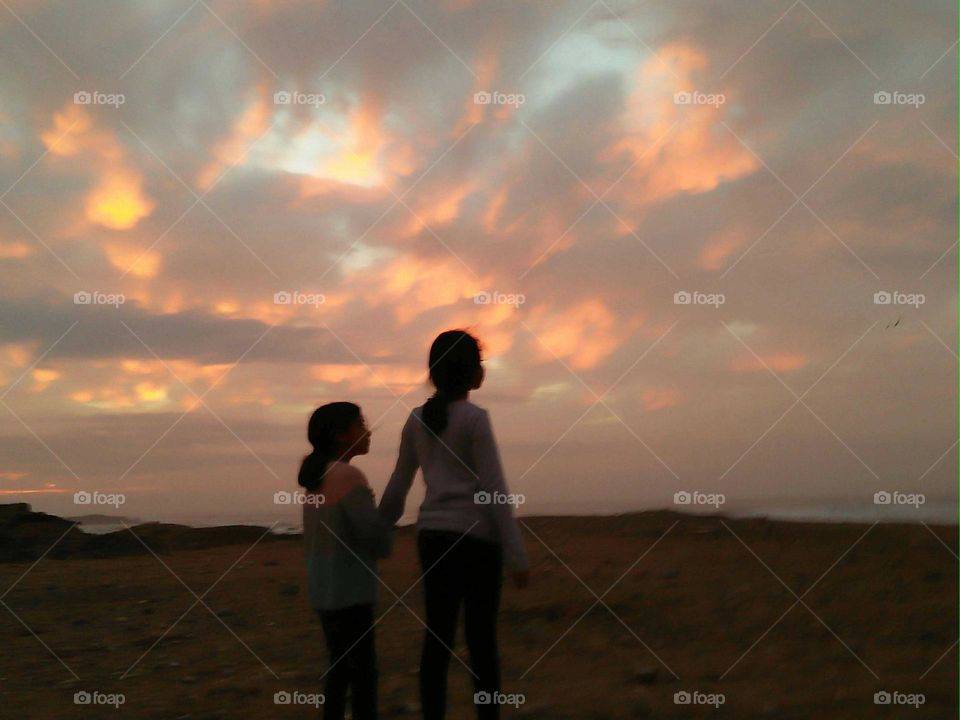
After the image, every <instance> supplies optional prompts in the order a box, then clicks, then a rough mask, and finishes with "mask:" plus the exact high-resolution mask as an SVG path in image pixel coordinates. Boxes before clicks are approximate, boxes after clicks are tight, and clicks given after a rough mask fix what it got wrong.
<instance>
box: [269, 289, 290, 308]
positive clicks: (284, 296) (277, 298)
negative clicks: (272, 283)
mask: <svg viewBox="0 0 960 720" xmlns="http://www.w3.org/2000/svg"><path fill="white" fill-rule="evenodd" d="M273 302H274V304H275V305H289V304H291V303H292V302H293V295H292V294H290V293H288V292H287V291H286V290H281V291H280V292H276V293H274V294H273Z"/></svg>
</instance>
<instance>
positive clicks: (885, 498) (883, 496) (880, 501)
mask: <svg viewBox="0 0 960 720" xmlns="http://www.w3.org/2000/svg"><path fill="white" fill-rule="evenodd" d="M891 502H893V495H891V494H890V493H888V492H887V491H886V490H881V491H880V492H876V493H874V494H873V504H874V505H889V504H890V503H891Z"/></svg>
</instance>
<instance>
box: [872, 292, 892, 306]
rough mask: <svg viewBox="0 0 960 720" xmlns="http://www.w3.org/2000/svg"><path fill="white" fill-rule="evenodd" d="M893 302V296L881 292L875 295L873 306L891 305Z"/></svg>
mask: <svg viewBox="0 0 960 720" xmlns="http://www.w3.org/2000/svg"><path fill="white" fill-rule="evenodd" d="M892 302H893V295H892V294H890V293H888V292H887V291H886V290H880V291H879V292H875V293H874V294H873V304H874V305H889V304H890V303H892Z"/></svg>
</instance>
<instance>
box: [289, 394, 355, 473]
mask: <svg viewBox="0 0 960 720" xmlns="http://www.w3.org/2000/svg"><path fill="white" fill-rule="evenodd" d="M307 440H309V441H310V445H312V446H313V452H311V453H310V454H309V455H307V456H306V457H305V458H303V463H301V465H300V474H299V476H298V478H297V482H298V483H299V484H300V485H301V486H302V487H304V488H306V489H307V490H310V491H313V490H316V489H317V488H318V487H320V483H321V482H322V480H323V475H324V473H325V472H326V469H327V465H328V464H329V463H331V462H334V461H336V460H342V461H344V462H349V461H350V458H352V457H353V456H355V455H366V454H367V453H368V452H369V451H370V431H369V430H368V429H367V426H366V423H365V422H364V419H363V413H361V412H360V407H359V406H358V405H354V404H353V403H351V402H332V403H327V404H326V405H321V406H320V407H318V408H317V409H316V410H314V411H313V415H311V416H310V422H309V423H308V424H307Z"/></svg>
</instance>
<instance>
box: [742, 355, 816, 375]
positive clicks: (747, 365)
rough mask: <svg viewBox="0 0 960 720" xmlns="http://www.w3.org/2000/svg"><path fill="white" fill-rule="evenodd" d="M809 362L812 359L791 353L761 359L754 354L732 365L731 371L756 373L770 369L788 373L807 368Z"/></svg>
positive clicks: (761, 357) (743, 356) (762, 356)
mask: <svg viewBox="0 0 960 720" xmlns="http://www.w3.org/2000/svg"><path fill="white" fill-rule="evenodd" d="M761 360H762V361H763V362H761ZM809 361H810V359H809V358H808V357H807V356H806V355H797V354H790V353H773V354H770V355H761V356H760V357H759V359H758V358H756V357H754V356H753V354H749V355H741V356H740V357H739V358H737V359H736V360H735V361H734V362H733V364H732V365H731V369H732V370H733V371H734V372H756V371H758V370H763V371H766V370H767V368H768V367H769V368H770V369H771V370H773V371H774V372H778V373H786V372H792V371H794V370H799V369H800V368H802V367H805V366H806V365H807V363H808V362H809Z"/></svg>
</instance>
